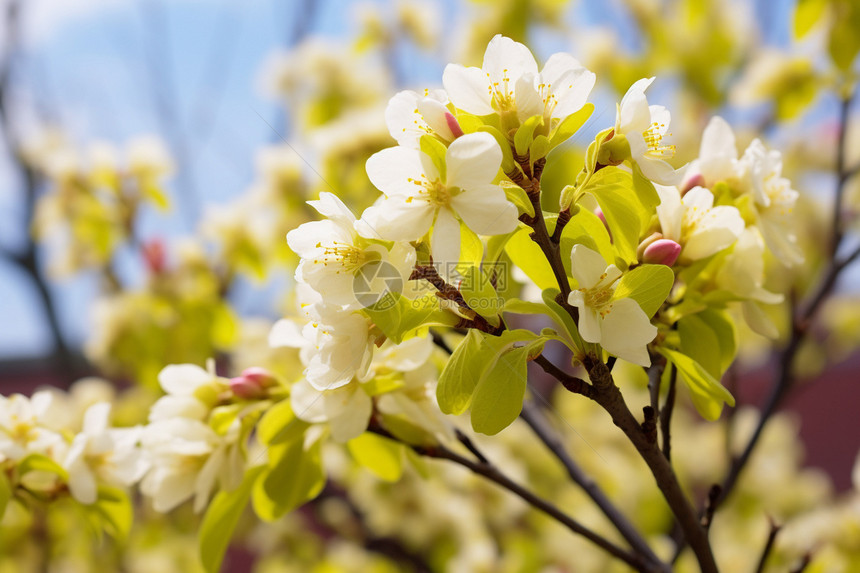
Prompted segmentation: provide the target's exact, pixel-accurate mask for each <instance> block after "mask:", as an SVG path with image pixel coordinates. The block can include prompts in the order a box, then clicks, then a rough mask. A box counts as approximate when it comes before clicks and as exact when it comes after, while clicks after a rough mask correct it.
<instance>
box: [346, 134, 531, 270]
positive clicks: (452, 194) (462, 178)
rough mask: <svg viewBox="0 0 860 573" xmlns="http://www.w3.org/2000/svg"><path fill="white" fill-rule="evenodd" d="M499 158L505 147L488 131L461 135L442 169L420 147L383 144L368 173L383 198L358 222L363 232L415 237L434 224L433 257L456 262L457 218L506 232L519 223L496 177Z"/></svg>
mask: <svg viewBox="0 0 860 573" xmlns="http://www.w3.org/2000/svg"><path fill="white" fill-rule="evenodd" d="M501 162H502V150H501V149H500V148H499V144H498V143H497V142H496V140H495V139H494V138H493V136H491V135H490V134H487V133H471V134H468V135H464V136H462V137H459V138H457V139H456V140H455V141H454V142H453V143H452V144H451V145H450V147H448V150H447V153H446V157H445V163H446V165H445V172H444V173H440V172H439V170H438V169H437V168H436V166H435V165H434V164H433V161H432V160H431V158H430V157H429V156H428V155H427V154H425V153H423V152H422V151H419V150H416V149H408V148H405V147H393V148H389V149H384V150H382V151H380V152H378V153H376V154H374V155H373V156H372V157H371V158H370V159H369V160H368V161H367V175H368V176H369V177H370V180H371V182H372V183H373V184H374V185H375V186H376V187H377V188H378V189H380V190H381V191H382V192H383V193H384V194H385V198H384V199H383V200H382V201H380V202H379V203H377V204H376V205H374V206H372V207H369V208H368V209H366V210H365V211H364V214H363V215H362V216H361V220H360V221H359V222H358V223H357V224H356V228H357V229H358V231H359V233H361V234H362V235H364V236H372V235H373V234H375V235H376V236H378V237H379V238H382V239H386V240H391V241H413V240H417V239H420V238H421V237H423V236H424V235H425V234H426V233H427V231H428V230H429V229H430V227H431V226H432V227H433V232H432V236H431V248H432V253H433V260H434V261H435V262H439V263H446V262H455V261H457V260H458V258H459V254H460V222H459V220H462V221H463V222H464V223H465V224H466V225H467V226H468V227H469V228H470V229H472V230H473V231H474V232H476V233H478V234H481V235H499V234H504V233H508V232H510V231H513V230H514V229H515V228H516V226H517V224H518V219H517V208H516V207H515V206H514V204H513V203H511V202H509V201H508V200H507V197H506V196H505V192H504V190H502V188H501V187H499V186H498V185H494V184H493V183H492V181H493V179H495V177H496V175H497V173H498V171H499V166H500V165H501ZM458 219H459V220H458Z"/></svg>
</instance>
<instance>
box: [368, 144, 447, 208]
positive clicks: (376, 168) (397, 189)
mask: <svg viewBox="0 0 860 573" xmlns="http://www.w3.org/2000/svg"><path fill="white" fill-rule="evenodd" d="M366 169H367V176H368V177H369V178H370V182H371V183H373V185H374V187H376V188H377V189H379V190H380V191H382V192H383V193H385V195H387V196H391V195H403V196H405V197H411V196H414V195H417V194H418V186H417V185H415V183H413V182H412V181H411V180H413V179H421V178H422V177H425V178H426V179H427V180H428V181H435V180H437V179H439V172H438V171H437V170H436V167H435V166H434V165H433V162H432V161H431V160H430V158H429V157H428V156H427V155H426V154H425V153H422V152H421V151H418V150H417V149H408V148H406V147H389V148H388V149H383V150H382V151H379V152H377V153H374V154H373V155H371V156H370V159H368V160H367V165H366Z"/></svg>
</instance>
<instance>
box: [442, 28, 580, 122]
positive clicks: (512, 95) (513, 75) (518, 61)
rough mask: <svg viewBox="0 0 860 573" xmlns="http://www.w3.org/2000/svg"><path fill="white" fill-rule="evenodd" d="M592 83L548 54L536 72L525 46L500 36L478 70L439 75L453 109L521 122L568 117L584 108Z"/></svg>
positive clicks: (570, 61)
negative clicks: (506, 116) (512, 114)
mask: <svg viewBox="0 0 860 573" xmlns="http://www.w3.org/2000/svg"><path fill="white" fill-rule="evenodd" d="M594 82H595V75H594V74H593V73H592V72H590V71H588V70H587V69H585V68H584V67H583V66H582V64H580V63H579V62H578V61H577V60H576V59H575V58H574V57H573V56H571V55H570V54H565V53H557V54H553V55H552V56H550V57H549V59H548V60H547V62H546V64H545V65H544V67H543V69H541V70H540V71H538V66H537V62H536V61H535V58H534V56H533V55H532V53H531V51H529V49H528V48H527V47H526V46H524V45H523V44H520V43H519V42H514V41H513V40H511V39H510V38H507V37H505V36H501V35H497V36H495V37H494V38H493V39H492V40H490V43H489V44H488V45H487V50H486V52H484V62H483V67H482V68H466V67H464V66H461V65H459V64H448V66H447V67H446V68H445V71H444V73H443V74H442V83H443V85H444V86H445V90H446V91H447V92H448V95H449V97H450V98H451V101H452V102H453V103H454V105H455V106H457V107H458V108H460V109H462V110H464V111H467V112H469V113H472V114H475V115H489V114H493V113H500V114H501V113H506V112H515V113H516V115H517V117H518V118H519V120H520V121H523V120H525V119H527V118H529V117H532V116H534V115H543V116H544V118H545V119H546V121H547V122H549V121H550V120H552V119H560V118H564V117H567V116H568V115H571V114H573V113H574V112H576V111H578V110H579V109H581V108H582V106H584V105H585V103H586V99H587V98H588V94H589V93H591V89H592V88H593V87H594Z"/></svg>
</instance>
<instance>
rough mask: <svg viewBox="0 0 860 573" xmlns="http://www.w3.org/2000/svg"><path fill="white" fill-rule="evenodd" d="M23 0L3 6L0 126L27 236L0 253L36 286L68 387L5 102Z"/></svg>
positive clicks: (69, 368) (31, 176)
mask: <svg viewBox="0 0 860 573" xmlns="http://www.w3.org/2000/svg"><path fill="white" fill-rule="evenodd" d="M22 9H23V2H20V1H12V2H9V3H8V4H7V6H6V14H5V21H4V29H5V32H6V33H5V36H6V42H5V48H4V54H5V58H4V60H3V61H2V62H0V130H2V132H3V137H4V139H5V140H6V145H5V147H6V148H7V149H8V150H9V151H10V154H11V155H12V160H13V161H12V163H13V164H15V165H17V167H18V169H19V170H20V179H21V181H22V182H23V190H24V221H25V224H26V225H27V227H26V229H25V234H26V236H27V240H26V243H25V246H24V249H23V251H21V252H20V253H11V252H8V251H6V250H4V251H3V253H2V254H3V255H4V256H5V257H6V258H7V259H8V260H9V261H10V262H12V263H14V264H15V265H17V266H18V268H20V269H21V270H22V271H23V272H24V274H25V275H27V277H28V278H29V279H30V282H31V283H32V284H33V286H34V287H35V289H36V296H37V297H38V300H39V302H40V303H41V306H42V310H43V312H44V314H45V320H46V322H47V323H48V330H49V332H50V334H51V342H52V344H53V349H52V352H51V357H52V361H53V362H54V366H55V369H56V371H57V374H58V378H59V380H61V381H62V384H61V386H66V387H68V386H69V385H70V384H71V383H72V381H73V380H74V379H75V378H76V377H77V372H78V371H79V369H78V367H77V364H76V362H75V359H74V357H73V354H72V352H71V350H70V348H69V346H68V344H67V343H66V340H65V337H64V336H63V331H62V327H61V326H60V320H59V316H58V312H57V308H56V304H55V301H54V298H53V296H52V294H51V292H50V289H49V287H48V283H47V281H46V280H45V278H44V276H43V275H42V272H41V270H40V267H39V260H38V250H37V248H36V243H35V240H34V239H33V237H32V235H31V234H30V231H29V227H30V224H31V221H32V220H33V215H34V213H35V208H36V193H37V191H38V186H39V185H38V179H37V177H36V173H35V172H34V171H33V169H31V168H30V167H29V166H28V165H27V164H26V163H25V162H24V160H23V158H21V157H20V156H18V145H17V143H16V142H15V141H13V137H12V120H11V116H10V113H9V109H8V105H7V96H8V90H9V85H10V78H11V73H12V59H13V57H14V55H15V54H16V53H17V50H18V43H19V38H18V34H19V31H20V28H19V22H20V18H21V10H22Z"/></svg>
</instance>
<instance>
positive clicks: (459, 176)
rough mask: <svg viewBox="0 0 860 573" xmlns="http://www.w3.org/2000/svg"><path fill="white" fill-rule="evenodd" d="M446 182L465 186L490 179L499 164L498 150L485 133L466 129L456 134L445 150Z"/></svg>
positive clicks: (493, 138)
mask: <svg viewBox="0 0 860 573" xmlns="http://www.w3.org/2000/svg"><path fill="white" fill-rule="evenodd" d="M445 159H446V163H447V166H448V177H447V182H446V183H447V185H448V186H449V187H459V188H461V189H469V188H471V187H476V186H478V185H484V184H486V183H490V182H491V181H492V180H493V179H494V178H495V177H496V174H497V173H498V172H499V167H500V166H501V164H502V150H501V148H500V147H499V143H498V142H497V141H496V138H495V137H493V136H492V135H490V134H489V133H483V132H480V133H470V134H467V135H464V136H462V137H458V138H457V140H456V141H454V142H453V143H452V144H451V146H450V147H448V152H447V153H446V154H445Z"/></svg>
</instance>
